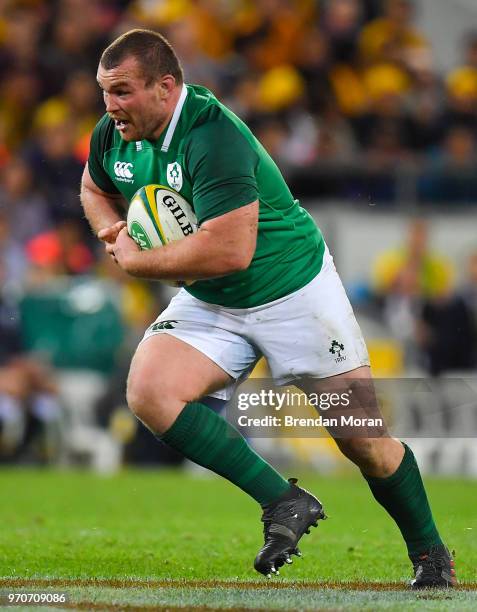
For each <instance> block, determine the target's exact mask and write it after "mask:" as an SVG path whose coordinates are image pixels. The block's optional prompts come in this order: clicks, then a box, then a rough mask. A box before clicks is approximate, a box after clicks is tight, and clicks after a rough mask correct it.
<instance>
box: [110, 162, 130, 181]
mask: <svg viewBox="0 0 477 612" xmlns="http://www.w3.org/2000/svg"><path fill="white" fill-rule="evenodd" d="M114 174H115V175H116V178H117V180H118V181H122V182H123V183H134V174H133V164H132V163H131V162H122V161H117V162H115V164H114Z"/></svg>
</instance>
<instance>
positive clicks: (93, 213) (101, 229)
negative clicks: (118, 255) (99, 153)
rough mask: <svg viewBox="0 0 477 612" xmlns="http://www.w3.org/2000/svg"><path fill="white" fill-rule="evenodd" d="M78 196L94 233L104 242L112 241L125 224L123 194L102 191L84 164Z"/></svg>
mask: <svg viewBox="0 0 477 612" xmlns="http://www.w3.org/2000/svg"><path fill="white" fill-rule="evenodd" d="M80 197H81V204H82V205H83V210H84V213H85V216H86V218H87V220H88V222H89V224H90V225H91V229H92V230H93V232H94V233H95V235H96V236H98V238H99V239H100V240H103V241H104V242H110V243H114V241H115V240H116V238H117V236H118V234H119V232H120V231H121V229H122V228H123V227H125V225H126V222H125V221H124V218H123V215H122V210H124V206H125V200H124V198H123V196H122V195H120V194H114V193H106V192H104V191H102V190H101V189H100V188H99V187H98V186H97V185H96V183H95V182H94V181H93V179H92V178H91V174H90V173H89V169H88V164H86V166H85V169H84V172H83V177H82V179H81V194H80Z"/></svg>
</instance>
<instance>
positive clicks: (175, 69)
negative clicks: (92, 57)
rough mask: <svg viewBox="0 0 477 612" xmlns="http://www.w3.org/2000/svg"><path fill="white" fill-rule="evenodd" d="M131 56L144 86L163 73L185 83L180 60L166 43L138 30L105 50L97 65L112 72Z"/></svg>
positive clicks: (180, 82) (157, 37) (120, 38)
mask: <svg viewBox="0 0 477 612" xmlns="http://www.w3.org/2000/svg"><path fill="white" fill-rule="evenodd" d="M131 56H132V57H135V58H136V60H137V61H138V63H139V65H140V67H141V70H142V73H143V75H144V78H145V80H146V85H150V84H151V83H152V82H154V81H156V80H157V79H158V78H159V77H161V76H164V75H165V74H171V75H172V76H173V77H174V78H175V79H176V82H177V84H178V85H181V84H182V83H183V82H184V73H183V72H182V66H181V64H180V62H179V59H178V57H177V55H176V54H175V51H174V49H173V48H172V46H171V45H170V43H169V41H168V40H166V39H165V38H164V36H162V34H159V32H154V31H153V30H139V29H136V30H129V32H125V33H124V34H122V35H121V36H119V38H116V40H114V41H113V42H112V43H111V44H110V45H109V47H106V49H105V50H104V51H103V54H102V55H101V59H100V64H101V66H103V68H105V69H106V70H111V69H112V68H115V67H116V66H119V64H120V63H121V62H122V61H123V60H124V59H126V58H127V57H131Z"/></svg>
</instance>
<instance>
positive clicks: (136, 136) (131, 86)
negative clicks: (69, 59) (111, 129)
mask: <svg viewBox="0 0 477 612" xmlns="http://www.w3.org/2000/svg"><path fill="white" fill-rule="evenodd" d="M96 78H97V81H98V83H99V86H100V87H101V89H102V90H103V97H104V103H105V105H106V112H107V113H108V114H109V116H110V117H111V118H112V119H114V122H115V126H116V129H117V130H118V132H119V133H120V134H121V138H122V139H123V140H126V141H128V142H130V141H133V140H143V139H149V140H155V139H156V138H158V137H159V135H160V133H161V132H162V130H163V129H164V127H165V124H166V123H167V121H168V119H169V104H168V102H169V100H170V90H171V79H172V81H174V79H173V77H171V76H166V77H162V78H161V77H160V78H159V79H158V80H157V81H154V82H153V83H151V84H148V85H146V81H145V79H144V77H143V75H142V72H141V68H140V66H139V64H138V62H137V60H136V59H135V58H134V57H128V58H126V59H125V60H124V61H123V62H122V63H121V64H119V65H118V66H115V67H114V68H111V69H110V70H106V69H105V68H103V66H101V64H100V65H99V68H98V74H97V77H96Z"/></svg>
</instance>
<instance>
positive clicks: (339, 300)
mask: <svg viewBox="0 0 477 612" xmlns="http://www.w3.org/2000/svg"><path fill="white" fill-rule="evenodd" d="M258 315H259V316H258ZM253 340H254V341H255V342H256V344H257V345H258V347H259V348H260V350H261V351H262V352H263V354H264V355H265V356H266V358H267V360H268V364H269V366H270V370H271V373H272V376H273V378H274V380H275V381H276V382H277V383H278V384H285V383H287V382H292V381H293V380H295V379H302V378H304V377H306V376H310V377H313V378H318V379H320V378H327V377H331V376H336V375H338V374H342V373H344V372H349V371H352V370H356V369H357V368H360V367H362V366H367V365H369V357H368V352H367V349H366V344H365V342H364V338H363V335H362V333H361V329H360V327H359V325H358V322H357V321H356V318H355V316H354V312H353V309H352V307H351V304H350V302H349V300H348V297H347V295H346V292H345V290H344V288H343V285H342V283H341V280H340V278H339V276H338V273H337V272H336V268H335V266H334V263H333V259H332V258H331V256H330V255H329V252H328V251H326V253H325V257H324V261H323V267H322V269H321V271H320V273H319V274H318V275H317V276H316V277H315V278H314V279H313V280H312V281H311V282H310V283H308V285H306V286H305V287H303V288H302V289H300V290H299V291H296V292H295V293H293V294H291V295H290V296H287V298H286V299H284V300H279V301H278V303H276V304H272V305H270V306H269V307H268V308H267V312H266V316H263V313H257V322H256V325H255V329H254V334H253Z"/></svg>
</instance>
